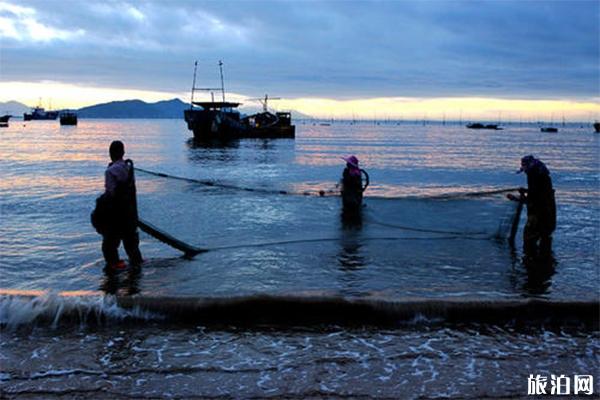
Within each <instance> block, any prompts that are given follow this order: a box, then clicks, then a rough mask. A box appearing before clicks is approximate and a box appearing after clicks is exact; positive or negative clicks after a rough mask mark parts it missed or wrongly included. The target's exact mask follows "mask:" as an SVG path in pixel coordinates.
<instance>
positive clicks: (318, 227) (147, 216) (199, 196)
mask: <svg viewBox="0 0 600 400" xmlns="http://www.w3.org/2000/svg"><path fill="white" fill-rule="evenodd" d="M136 171H137V172H136V179H137V187H138V204H139V205H138V207H139V214H140V218H141V219H142V220H144V221H147V222H150V223H152V225H154V226H155V227H156V228H158V229H160V230H162V231H164V232H168V233H169V234H171V235H172V236H174V237H176V238H177V239H179V240H181V241H183V242H185V243H188V244H190V245H192V246H195V247H198V248H203V249H209V250H211V249H221V250H224V249H234V248H243V247H268V246H270V245H285V244H293V243H304V244H305V246H307V247H306V248H308V249H310V248H318V246H319V245H320V243H322V242H326V241H335V240H339V239H340V237H342V236H344V235H345V232H347V231H348V230H353V231H357V230H359V231H360V232H361V241H363V242H369V241H388V242H389V241H402V240H405V241H406V240H432V241H438V242H443V241H456V240H462V241H474V240H476V241H506V240H507V239H508V238H509V235H510V233H511V229H512V228H513V227H514V225H515V220H517V219H518V215H517V203H515V202H511V201H509V200H507V199H506V197H505V196H506V193H507V192H509V191H512V190H513V189H502V190H497V189H494V190H489V191H480V192H469V193H448V194H445V195H442V196H436V197H432V196H422V197H419V196H415V197H403V198H376V197H368V196H367V197H365V199H364V204H365V206H364V208H363V211H362V213H361V216H360V218H351V219H348V218H346V217H345V216H343V215H342V213H341V201H340V198H339V196H338V193H339V192H338V190H337V189H336V188H335V186H334V185H333V184H332V185H331V186H332V187H331V189H327V190H325V189H319V190H310V189H307V190H301V191H298V190H293V189H290V188H289V187H271V186H267V185H265V186H262V187H244V186H242V185H236V183H231V182H220V181H213V180H197V179H191V178H186V177H182V176H174V175H167V174H162V173H157V172H154V171H147V170H144V169H136ZM300 186H301V185H300ZM455 247H456V246H455Z"/></svg>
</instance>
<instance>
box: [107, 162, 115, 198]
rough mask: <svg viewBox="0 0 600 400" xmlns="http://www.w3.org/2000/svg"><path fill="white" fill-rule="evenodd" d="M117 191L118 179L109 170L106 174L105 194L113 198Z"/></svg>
mask: <svg viewBox="0 0 600 400" xmlns="http://www.w3.org/2000/svg"><path fill="white" fill-rule="evenodd" d="M116 189H117V178H116V177H115V176H114V175H113V174H111V173H110V171H109V170H108V169H107V170H106V172H105V173H104V192H105V193H106V195H107V196H109V197H113V196H114V195H115V191H116Z"/></svg>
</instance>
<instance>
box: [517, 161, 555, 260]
mask: <svg viewBox="0 0 600 400" xmlns="http://www.w3.org/2000/svg"><path fill="white" fill-rule="evenodd" d="M521 172H525V174H526V175H527V189H525V188H521V189H519V193H520V194H521V196H520V198H517V197H515V196H513V195H512V194H508V195H507V197H508V198H509V199H510V200H514V201H522V202H524V203H525V204H527V223H526V224H525V229H524V230H523V250H524V251H525V253H526V254H527V255H532V256H535V255H538V254H539V255H548V254H550V252H551V250H552V233H553V232H554V229H555V228H556V202H555V199H554V189H553V187H552V178H550V171H548V168H547V167H546V165H545V164H544V163H543V162H541V161H540V160H538V159H537V158H535V157H534V156H532V155H528V156H525V157H523V158H522V159H521V168H520V169H519V171H517V173H521ZM538 244H539V247H538ZM538 251H539V253H538Z"/></svg>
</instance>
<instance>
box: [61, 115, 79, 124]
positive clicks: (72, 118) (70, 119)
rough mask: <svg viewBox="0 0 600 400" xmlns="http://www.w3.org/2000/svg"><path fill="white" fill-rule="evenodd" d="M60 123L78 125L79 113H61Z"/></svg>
mask: <svg viewBox="0 0 600 400" xmlns="http://www.w3.org/2000/svg"><path fill="white" fill-rule="evenodd" d="M60 124H61V125H77V115H71V114H68V115H61V116H60Z"/></svg>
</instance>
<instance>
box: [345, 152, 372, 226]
mask: <svg viewBox="0 0 600 400" xmlns="http://www.w3.org/2000/svg"><path fill="white" fill-rule="evenodd" d="M342 159H343V160H344V161H346V168H344V172H343V174H342V204H343V207H344V208H343V215H345V216H356V215H359V214H360V209H361V207H362V199H363V192H364V191H365V190H366V189H367V186H369V174H367V172H366V171H365V170H363V169H361V168H360V167H359V165H358V158H356V157H355V156H349V157H342ZM363 175H364V176H365V185H364V186H363V180H362V176H363Z"/></svg>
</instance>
